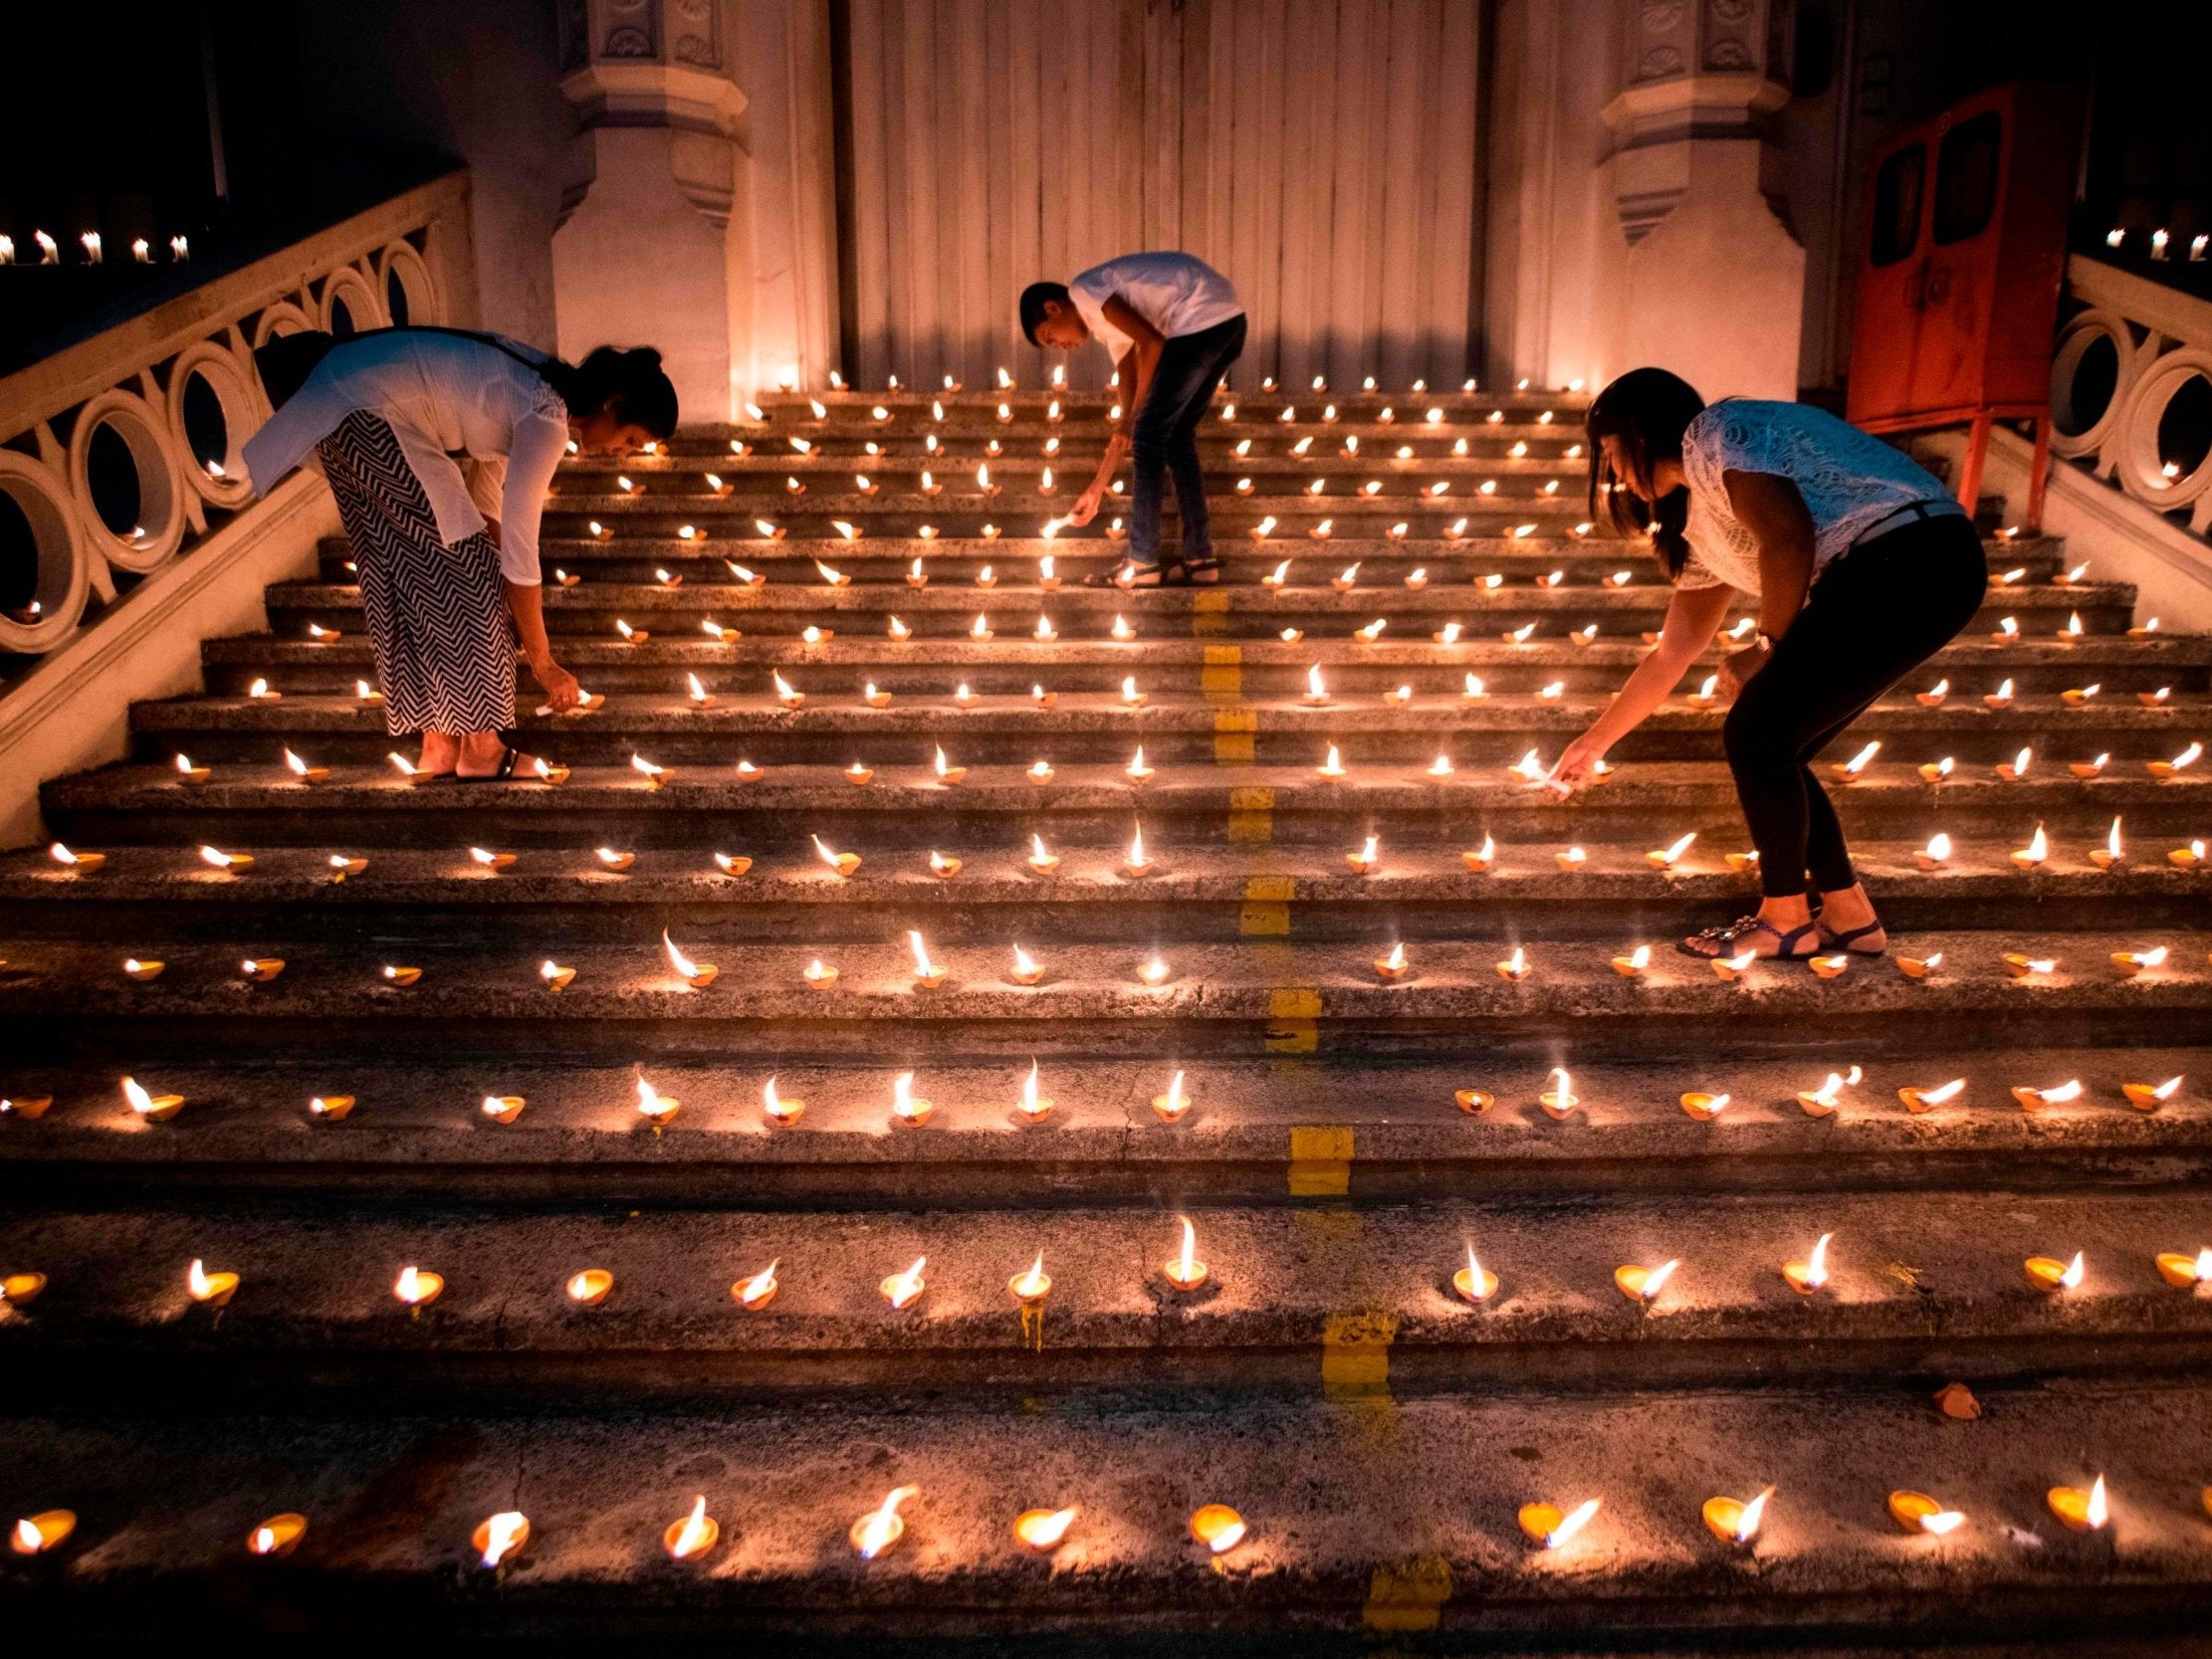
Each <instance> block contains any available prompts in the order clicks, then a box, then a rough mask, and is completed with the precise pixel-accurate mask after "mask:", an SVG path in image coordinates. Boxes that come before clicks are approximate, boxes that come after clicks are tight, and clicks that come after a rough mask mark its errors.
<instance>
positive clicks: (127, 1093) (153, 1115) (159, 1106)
mask: <svg viewBox="0 0 2212 1659" xmlns="http://www.w3.org/2000/svg"><path fill="white" fill-rule="evenodd" d="M122 1098H123V1100H124V1101H125V1102H126V1103H127V1104H128V1105H129V1107H130V1111H131V1114H132V1116H134V1117H137V1118H142V1119H144V1120H145V1121H146V1122H148V1123H154V1124H165V1123H167V1122H168V1121H169V1120H170V1119H171V1118H174V1117H175V1116H176V1115H177V1114H178V1113H179V1112H182V1111H183V1110H184V1097H183V1096H182V1095H149V1094H148V1093H146V1090H145V1087H144V1086H143V1085H142V1084H140V1083H139V1082H138V1080H137V1079H136V1078H134V1077H126V1078H124V1079H123V1080H122Z"/></svg>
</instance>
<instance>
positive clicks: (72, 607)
mask: <svg viewBox="0 0 2212 1659" xmlns="http://www.w3.org/2000/svg"><path fill="white" fill-rule="evenodd" d="M467 207H468V177H467V174H465V173H459V172H456V173H451V174H448V175H446V176H445V177H443V178H439V179H435V180H433V181H432V182H430V183H428V184H424V185H420V186H417V187H416V188H415V189H412V190H409V191H407V192H405V193H404V194H402V195H398V196H395V197H393V198H392V199H390V200H389V201H386V202H383V203H381V204H379V205H378V206H376V207H373V208H370V209H369V210H367V211H366V212H363V213H358V214H355V215H354V216H353V217H352V218H350V219H347V220H345V221H343V222H342V223H340V224H336V225H332V227H330V228H329V229H328V230H325V231H321V232H319V233H317V234H316V235H314V236H312V237H309V238H308V239H307V240H305V241H303V242H299V243H295V244H294V245H293V246H291V247H289V248H286V249H284V250H283V251H282V252H280V253H276V254H272V255H270V256H268V257H267V258H265V259H261V260H257V261H255V262H254V263H253V264H251V265H248V266H246V267H244V268H243V269H240V270H237V271H233V272H230V273H228V274H227V275H223V276H219V277H216V278H214V279H212V280H211V281H209V282H207V283H205V284H203V285H201V286H200V287H198V288H195V289H194V290H192V291H191V292H190V293H188V294H185V295H181V296H179V297H178V298H177V299H175V300H172V301H169V302H168V303H166V304H164V305H161V306H157V307H155V308H154V309H153V310H151V311H146V312H144V313H143V314H141V315H139V316H135V317H133V318H131V319H130V320H129V321H127V322H124V323H121V324H119V325H118V326H116V327H113V328H111V329H108V330H107V331H105V332H103V333H101V334H98V335H96V336H94V337H93V338H91V339H88V340H85V341H83V342H81V343H80V344H77V345H74V346H71V347H68V348H67V349H65V350H63V351H60V352H57V353H56V354H55V355H53V356H51V357H48V358H46V359H44V360H42V361H40V362H38V363H35V364H33V365H32V366H30V367H29V368H26V369H23V370H21V371H20V372H18V373H15V374H12V375H9V376H8V377H6V378H5V379H0V495H5V496H6V497H7V498H8V500H9V501H10V502H12V503H13V505H14V507H15V509H16V510H17V511H18V512H19V513H20V514H21V515H22V520H23V523H24V524H28V526H29V532H30V533H29V539H28V548H27V552H28V565H29V568H28V570H26V569H24V568H23V567H22V566H20V565H19V566H18V567H17V568H16V569H15V570H14V571H13V572H12V582H11V591H10V592H9V593H8V594H7V596H6V597H5V599H4V600H0V652H14V653H19V654H29V655H43V654H45V653H48V652H51V651H54V650H56V649H58V648H59V647H61V646H62V645H64V644H66V643H67V642H68V641H70V640H71V639H72V638H74V637H75V636H76V635H77V634H78V632H79V631H80V630H81V629H82V628H83V627H85V626H87V625H88V612H89V611H91V610H93V609H95V607H96V606H97V607H105V606H107V605H109V604H111V603H112V602H113V601H114V600H115V598H116V597H117V594H118V591H119V589H118V580H117V579H118V577H120V578H124V580H125V583H126V584H127V581H128V579H130V578H136V577H142V576H146V575H149V574H151V573H153V572H155V571H157V570H160V569H162V568H163V567H164V566H166V565H168V564H169V563H171V562H172V561H173V560H176V559H178V558H180V557H186V556H189V555H190V553H191V552H192V550H193V549H194V548H195V547H196V546H198V545H199V544H200V543H201V542H203V541H205V540H206V539H207V538H208V537H209V536H210V535H212V534H213V533H215V532H216V531H217V530H218V529H220V528H222V527H224V526H225V525H227V524H229V523H230V522H232V521H233V520H234V519H236V518H238V517H239V516H240V515H242V514H245V513H247V512H248V511H249V502H250V494H249V490H248V486H247V483H246V479H245V471H244V467H243V465H242V464H241V463H240V461H239V451H240V448H241V446H242V445H243V444H244V443H245V441H246V440H247V439H248V438H249V437H251V436H252V435H253V432H254V430H255V428H256V427H258V426H259V425H260V424H261V422H262V421H263V420H264V419H265V418H267V415H268V413H269V410H268V404H267V401H266V400H265V399H264V397H263V395H262V391H261V386H260V382H259V381H258V380H257V379H256V377H255V374H254V367H253V357H252V352H253V348H254V347H256V346H258V345H260V344H262V343H263V342H265V341H266V340H268V339H269V338H270V336H271V335H273V334H284V333H291V332H293V331H295V330H297V329H302V328H329V329H332V331H334V332H341V333H343V332H351V331H353V330H355V329H360V328H374V327H381V326H383V325H384V324H386V323H388V322H392V321H395V320H400V319H402V318H403V319H405V320H410V321H415V322H442V321H446V320H448V319H449V318H451V317H452V316H453V314H454V312H455V311H456V306H455V304H454V301H455V294H456V288H457V285H465V284H466V282H467V281H468V279H467V277H466V275H465V261H466V259H467V249H468V227H467V217H466V216H467ZM459 309H460V310H462V311H467V310H471V309H473V308H470V307H467V306H466V305H464V306H462V307H461V308H459ZM133 501H134V503H135V506H134V507H133V505H132V504H133ZM12 528H13V529H14V531H15V539H16V540H17V541H18V542H19V543H20V542H21V541H22V533H21V532H22V525H21V524H18V525H15V526H12ZM26 577H28V579H27V580H26Z"/></svg>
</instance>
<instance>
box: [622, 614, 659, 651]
mask: <svg viewBox="0 0 2212 1659" xmlns="http://www.w3.org/2000/svg"><path fill="white" fill-rule="evenodd" d="M614 631H615V632H616V633H617V634H619V635H621V636H622V642H623V643H624V644H625V645H643V644H644V643H645V642H646V641H647V640H649V639H651V638H652V637H653V636H652V634H651V633H650V632H648V631H647V630H646V629H643V628H633V627H631V626H630V625H629V624H628V623H627V622H625V621H623V620H622V619H621V618H620V617H616V618H615V619H614Z"/></svg>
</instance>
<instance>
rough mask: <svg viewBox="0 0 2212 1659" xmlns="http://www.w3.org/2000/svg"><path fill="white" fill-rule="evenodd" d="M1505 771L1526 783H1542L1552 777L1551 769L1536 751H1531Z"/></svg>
mask: <svg viewBox="0 0 2212 1659" xmlns="http://www.w3.org/2000/svg"><path fill="white" fill-rule="evenodd" d="M1505 769H1506V770H1507V771H1509V772H1511V773H1512V774H1513V775H1514V776H1515V777H1517V778H1519V779H1521V780H1522V781H1523V782H1524V783H1541V782H1543V781H1544V779H1545V778H1547V777H1549V776H1550V775H1551V768H1550V767H1549V766H1547V765H1545V764H1544V762H1543V760H1542V759H1541V758H1540V757H1539V756H1538V755H1537V753H1536V751H1535V750H1534V749H1530V750H1529V751H1528V752H1527V753H1526V754H1524V755H1522V756H1521V757H1520V758H1519V759H1518V760H1516V761H1514V762H1513V764H1512V765H1510V766H1508V767H1506V768H1505Z"/></svg>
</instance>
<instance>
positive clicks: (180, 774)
mask: <svg viewBox="0 0 2212 1659" xmlns="http://www.w3.org/2000/svg"><path fill="white" fill-rule="evenodd" d="M402 764H403V765H404V764H405V762H402ZM406 769H407V771H409V772H410V773H411V772H413V770H414V767H412V766H407V767H406ZM214 773H215V769H214V768H213V767H212V766H195V765H193V764H192V757H191V756H190V755H188V754H180V755H178V756H177V757H176V780H177V781H178V782H179V783H205V782H206V781H207V780H208V779H209V778H210V777H212V776H214Z"/></svg>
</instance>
